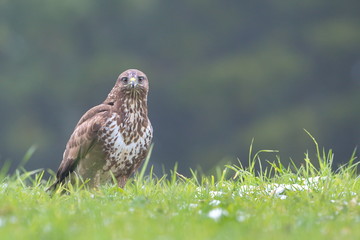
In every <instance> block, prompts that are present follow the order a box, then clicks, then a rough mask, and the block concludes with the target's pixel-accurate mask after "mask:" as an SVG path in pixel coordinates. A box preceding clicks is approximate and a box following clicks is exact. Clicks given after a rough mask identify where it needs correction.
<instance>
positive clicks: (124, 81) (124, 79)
mask: <svg viewBox="0 0 360 240" xmlns="http://www.w3.org/2000/svg"><path fill="white" fill-rule="evenodd" d="M128 80H129V79H128V78H127V77H122V78H121V81H122V82H123V83H127V82H128Z"/></svg>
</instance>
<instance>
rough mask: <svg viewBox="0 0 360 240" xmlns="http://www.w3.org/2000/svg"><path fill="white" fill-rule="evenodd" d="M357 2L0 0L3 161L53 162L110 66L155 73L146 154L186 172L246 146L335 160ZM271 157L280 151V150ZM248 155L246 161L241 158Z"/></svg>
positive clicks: (359, 113)
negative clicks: (320, 152)
mask: <svg viewBox="0 0 360 240" xmlns="http://www.w3.org/2000/svg"><path fill="white" fill-rule="evenodd" d="M359 9H360V1H358V0H345V1H328V0H302V1H288V0H269V1H252V0H225V1H206V0H197V1H192V0H183V1H165V0H152V1H151V0H123V1H116V0H103V1H96V0H77V1H70V0H63V1H58V0H48V1H42V0H0V123H1V124H0V167H1V165H2V164H3V163H4V162H5V161H6V160H10V161H11V162H12V169H14V168H16V166H17V165H18V164H19V162H20V161H21V159H22V158H23V156H24V154H25V153H26V151H27V150H28V149H29V148H30V147H31V146H33V145H34V146H36V148H37V150H36V151H35V153H34V154H33V156H32V157H31V160H30V161H29V162H28V163H27V165H26V168H27V169H28V170H31V169H36V168H45V169H47V168H50V169H53V170H56V169H57V167H58V166H59V163H60V161H61V159H62V154H63V151H64V148H65V144H66V142H67V140H68V138H69V136H70V134H71V133H72V131H73V129H74V126H75V125H76V123H77V121H78V120H79V119H80V117H81V116H82V114H83V113H84V112H85V111H87V110H88V109H89V108H90V107H92V106H94V105H97V104H99V103H101V102H102V101H103V100H104V99H105V97H106V96H107V94H108V92H109V91H110V89H111V88H112V87H113V85H114V83H115V80H116V78H117V76H118V74H119V73H120V72H122V71H124V70H126V69H127V68H138V69H141V70H142V71H144V72H145V73H146V74H147V75H148V77H149V79H150V84H151V86H150V95H149V111H150V112H149V113H150V118H151V121H152V124H153V127H154V131H155V139H154V142H155V147H154V151H153V154H152V157H151V163H152V164H154V165H155V167H156V168H157V169H160V170H161V169H162V166H163V167H164V169H169V168H173V167H174V164H175V162H178V164H179V171H180V172H182V173H184V174H185V175H186V174H188V173H189V168H201V169H202V170H203V171H204V172H205V173H206V172H209V171H211V169H213V168H214V166H217V165H220V166H221V165H223V164H225V163H229V162H233V163H235V162H237V158H239V159H240V160H241V161H242V162H247V159H248V158H247V155H248V151H249V146H250V144H251V140H252V139H253V138H255V142H254V151H257V150H260V149H277V150H279V151H280V153H279V155H280V157H281V159H282V161H283V162H284V163H285V164H286V162H288V161H289V159H290V158H291V159H292V160H293V161H294V162H296V163H297V164H301V162H302V161H303V158H304V152H306V151H307V150H309V152H310V153H311V154H312V155H311V156H314V144H313V142H312V141H311V139H310V137H309V136H307V135H306V133H305V132H304V130H303V129H304V128H305V129H307V130H308V131H309V132H310V133H311V134H312V135H313V136H314V137H315V138H316V139H317V141H318V142H319V144H320V146H324V147H325V148H326V149H328V148H332V149H333V150H334V153H335V161H336V162H335V164H336V165H338V164H341V163H344V162H346V161H348V160H349V158H350V156H351V154H352V152H353V150H354V148H355V147H356V146H359V143H360V125H359V123H360V106H359V103H360V14H359ZM265 159H269V160H271V159H275V156H274V154H272V155H271V154H270V155H268V156H267V155H266V156H264V157H263V160H264V161H265ZM245 165H246V164H245Z"/></svg>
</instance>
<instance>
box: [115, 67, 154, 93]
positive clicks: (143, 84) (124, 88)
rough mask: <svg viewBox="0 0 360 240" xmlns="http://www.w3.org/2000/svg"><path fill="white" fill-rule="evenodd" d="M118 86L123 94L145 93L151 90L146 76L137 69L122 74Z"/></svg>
mask: <svg viewBox="0 0 360 240" xmlns="http://www.w3.org/2000/svg"><path fill="white" fill-rule="evenodd" d="M116 85H118V87H119V88H120V89H121V92H127V93H129V92H138V93H141V92H145V93H147V92H148V90H149V82H148V79H147V77H146V75H145V74H144V73H143V72H141V71H139V70H137V69H128V70H126V71H124V72H123V73H121V74H120V75H119V77H118V79H117V82H116Z"/></svg>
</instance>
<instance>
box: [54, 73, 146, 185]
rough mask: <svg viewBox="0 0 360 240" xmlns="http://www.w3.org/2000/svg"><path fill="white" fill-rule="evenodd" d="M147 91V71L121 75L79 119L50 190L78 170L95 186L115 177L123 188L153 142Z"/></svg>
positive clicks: (77, 172) (79, 173)
mask: <svg viewBox="0 0 360 240" xmlns="http://www.w3.org/2000/svg"><path fill="white" fill-rule="evenodd" d="M148 91H149V82H148V78H147V77H146V75H145V74H144V73H143V72H141V71H139V70H137V69H129V70H126V71H124V72H123V73H121V74H120V75H119V77H118V79H117V80H116V83H115V86H114V87H113V89H112V90H111V91H110V93H109V95H108V96H107V98H106V99H105V101H104V102H103V103H102V104H100V105H97V106H95V107H93V108H91V109H90V110H88V111H87V112H86V113H85V114H84V115H83V116H82V117H81V118H80V120H79V122H78V124H77V125H76V127H75V129H74V132H73V133H72V134H71V137H70V139H69V141H68V143H67V144H66V148H65V151H64V155H63V159H62V162H61V164H60V167H59V169H58V171H57V174H56V178H57V179H56V182H55V183H54V184H53V185H52V186H51V187H50V188H49V189H55V188H56V186H57V185H58V184H60V183H62V182H64V181H65V180H66V179H71V176H72V175H73V174H74V172H75V173H76V174H77V175H79V176H81V177H82V179H84V180H85V179H88V180H89V185H90V186H91V187H97V186H99V185H101V184H104V183H106V182H109V181H111V180H112V178H113V176H115V178H116V180H117V183H118V186H119V187H124V186H125V183H126V181H127V179H128V178H129V176H130V175H132V174H133V173H134V172H135V171H136V169H138V168H139V166H140V165H141V163H142V162H143V161H144V159H145V158H146V156H147V153H148V151H149V147H150V144H151V141H152V136H153V129H152V126H151V123H150V120H149V118H148V109H147V96H148Z"/></svg>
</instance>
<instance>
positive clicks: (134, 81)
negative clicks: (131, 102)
mask: <svg viewBox="0 0 360 240" xmlns="http://www.w3.org/2000/svg"><path fill="white" fill-rule="evenodd" d="M129 85H130V87H131V88H135V87H136V86H137V85H138V80H137V78H135V77H131V78H130V79H129Z"/></svg>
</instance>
